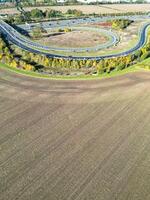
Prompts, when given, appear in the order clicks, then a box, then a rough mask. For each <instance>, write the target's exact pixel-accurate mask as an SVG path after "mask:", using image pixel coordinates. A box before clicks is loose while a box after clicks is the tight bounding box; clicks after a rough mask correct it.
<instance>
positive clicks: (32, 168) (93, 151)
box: [0, 69, 150, 200]
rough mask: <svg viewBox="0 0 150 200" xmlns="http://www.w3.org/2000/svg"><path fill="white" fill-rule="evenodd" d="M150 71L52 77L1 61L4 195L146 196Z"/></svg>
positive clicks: (70, 199) (59, 198)
mask: <svg viewBox="0 0 150 200" xmlns="http://www.w3.org/2000/svg"><path fill="white" fill-rule="evenodd" d="M149 110H150V73H148V72H137V73H132V74H128V75H124V76H120V77H116V78H111V79H105V80H91V81H52V80H42V79H36V78H29V77H25V76H22V75H16V74H13V73H11V72H7V71H5V70H2V69H0V200H15V199H19V200H29V199H30V200H37V199H38V200H41V199H43V200H74V199H78V200H79V199H80V200H85V199H86V200H125V199H132V200H137V199H138V200H143V199H144V200H146V199H147V200H148V199H149V197H150V191H149V184H150V179H149V173H150V168H149V165H150V154H149V152H150V131H149V130H150V123H149V122H150V112H149Z"/></svg>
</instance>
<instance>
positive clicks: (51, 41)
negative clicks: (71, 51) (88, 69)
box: [37, 30, 108, 48]
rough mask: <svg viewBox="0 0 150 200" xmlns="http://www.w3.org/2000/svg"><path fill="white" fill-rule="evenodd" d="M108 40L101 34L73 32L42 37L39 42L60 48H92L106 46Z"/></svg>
mask: <svg viewBox="0 0 150 200" xmlns="http://www.w3.org/2000/svg"><path fill="white" fill-rule="evenodd" d="M107 41H108V38H107V37H106V36H104V35H102V34H100V33H96V32H92V31H78V30H77V31H75V30H74V31H71V32H67V33H62V34H57V35H55V36H52V35H50V36H48V37H42V38H41V39H40V40H37V42H39V43H42V44H44V45H46V46H58V47H73V48H75V47H92V46H96V45H99V44H104V43H106V42H107Z"/></svg>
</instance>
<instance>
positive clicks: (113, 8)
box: [0, 4, 150, 14]
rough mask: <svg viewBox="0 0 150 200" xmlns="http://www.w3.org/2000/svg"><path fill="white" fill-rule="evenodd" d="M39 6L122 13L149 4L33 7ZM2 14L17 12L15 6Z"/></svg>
mask: <svg viewBox="0 0 150 200" xmlns="http://www.w3.org/2000/svg"><path fill="white" fill-rule="evenodd" d="M34 8H40V9H42V10H46V9H55V10H60V11H62V12H66V11H67V10H68V9H78V10H81V11H83V13H85V14H91V13H96V14H100V13H102V14H104V13H124V12H139V11H141V12H149V10H150V4H105V5H74V6H44V7H34ZM32 9H33V7H29V8H25V10H26V11H30V10H32ZM0 13H1V14H2V13H3V14H8V13H10V14H12V13H18V11H17V9H16V8H10V9H1V10H0Z"/></svg>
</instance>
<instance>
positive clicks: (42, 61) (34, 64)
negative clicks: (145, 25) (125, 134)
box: [0, 33, 150, 74]
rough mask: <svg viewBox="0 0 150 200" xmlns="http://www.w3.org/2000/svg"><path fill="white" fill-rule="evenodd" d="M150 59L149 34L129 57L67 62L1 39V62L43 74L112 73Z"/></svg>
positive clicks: (70, 60) (71, 60)
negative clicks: (32, 51) (11, 44)
mask: <svg viewBox="0 0 150 200" xmlns="http://www.w3.org/2000/svg"><path fill="white" fill-rule="evenodd" d="M148 57H150V34H149V33H148V39H147V43H146V45H145V46H144V47H142V48H141V49H139V50H137V51H135V52H134V53H132V54H130V55H127V56H120V57H117V58H109V59H103V60H100V61H96V60H73V59H69V60H65V59H56V58H48V57H46V56H44V55H40V54H33V53H30V52H27V51H25V50H22V49H20V48H17V47H16V46H14V45H13V46H10V45H9V43H7V41H5V39H4V37H3V36H1V38H0V61H1V62H3V63H6V64H8V65H9V66H11V67H14V68H21V69H24V70H31V71H37V72H43V73H45V72H46V73H50V74H56V73H60V72H61V73H62V74H65V73H66V72H67V73H70V72H72V71H79V72H83V73H85V74H87V73H89V74H93V73H97V74H103V73H110V72H112V71H114V70H117V71H119V70H123V69H125V68H127V67H129V66H131V65H133V64H136V63H138V62H141V61H143V60H145V59H146V58H148Z"/></svg>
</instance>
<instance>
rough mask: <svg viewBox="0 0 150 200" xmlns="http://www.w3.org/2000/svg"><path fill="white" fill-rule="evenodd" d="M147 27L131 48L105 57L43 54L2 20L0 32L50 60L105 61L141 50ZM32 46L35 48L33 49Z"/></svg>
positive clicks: (25, 48)
mask: <svg viewBox="0 0 150 200" xmlns="http://www.w3.org/2000/svg"><path fill="white" fill-rule="evenodd" d="M149 25H150V23H147V24H145V25H144V26H143V27H142V29H141V31H140V33H139V41H138V43H137V44H136V45H135V46H134V47H133V48H131V49H129V50H126V51H124V52H121V53H115V54H110V55H105V56H63V55H58V54H52V53H48V52H44V51H42V50H40V49H38V48H37V46H36V44H35V46H34V44H32V46H30V44H29V43H30V41H29V43H28V42H26V40H23V41H22V38H23V37H21V36H20V38H19V34H16V30H15V29H13V28H12V27H11V26H9V25H8V24H6V23H5V22H3V21H2V20H1V21H0V31H1V32H3V33H4V34H5V35H6V37H7V39H8V40H9V41H11V42H12V43H14V44H16V45H17V46H19V47H20V48H22V49H24V50H27V51H30V52H32V53H38V54H43V55H46V56H48V57H51V58H63V59H75V60H84V59H91V60H101V59H105V58H113V57H119V56H126V55H129V54H131V53H133V52H134V51H136V50H138V49H139V48H141V47H142V46H143V45H144V44H145V42H146V34H147V29H148V27H149ZM33 46H34V47H35V48H33ZM41 47H42V48H43V49H44V47H43V46H42V45H41ZM45 50H46V49H45Z"/></svg>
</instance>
